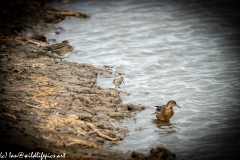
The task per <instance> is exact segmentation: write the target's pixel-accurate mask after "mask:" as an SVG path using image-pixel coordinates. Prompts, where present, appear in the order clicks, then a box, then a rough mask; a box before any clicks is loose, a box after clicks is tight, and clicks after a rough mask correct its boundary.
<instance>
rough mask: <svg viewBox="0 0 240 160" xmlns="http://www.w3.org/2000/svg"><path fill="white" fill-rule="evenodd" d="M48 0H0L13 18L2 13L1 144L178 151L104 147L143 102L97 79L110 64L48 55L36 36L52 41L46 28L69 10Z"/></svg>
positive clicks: (101, 152)
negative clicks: (127, 100)
mask: <svg viewBox="0 0 240 160" xmlns="http://www.w3.org/2000/svg"><path fill="white" fill-rule="evenodd" d="M43 2H44V1H42V2H41V3H40V1H38V2H32V1H17V2H11V1H10V2H9V3H5V2H3V1H0V3H1V4H2V5H1V6H2V7H4V8H1V11H2V12H1V15H4V16H6V15H8V16H10V17H12V18H14V21H8V20H7V18H1V22H4V23H1V24H3V25H1V35H0V36H1V37H0V47H1V48H0V60H1V77H0V102H1V104H0V105H1V107H0V118H1V120H0V127H1V131H0V134H1V144H3V145H4V146H5V149H4V150H2V151H9V152H13V151H16V154H17V153H18V151H19V152H20V151H21V152H22V151H23V152H24V153H25V154H27V153H29V152H33V151H34V152H44V153H51V154H59V155H61V154H64V155H62V156H65V157H64V158H67V159H160V158H162V159H175V155H174V154H173V153H171V152H170V151H168V150H167V149H165V148H163V147H158V148H156V149H152V150H151V151H150V153H149V154H148V155H143V154H141V153H137V152H133V153H132V152H124V153H123V152H122V151H116V150H110V149H105V148H103V147H102V145H103V144H104V143H110V144H111V143H112V145H115V144H117V142H118V141H121V140H123V139H124V136H125V135H126V133H127V132H128V130H127V128H124V127H119V126H117V125H116V121H119V120H122V119H125V118H130V117H132V116H134V114H135V113H137V112H138V111H141V110H143V109H145V107H143V106H138V105H134V104H123V103H122V101H121V97H119V92H118V91H117V90H115V89H113V88H107V89H104V88H101V87H99V86H98V85H97V76H98V75H99V74H101V75H106V76H107V75H110V74H112V72H111V70H109V68H108V69H106V70H105V69H99V68H96V67H94V66H92V65H88V64H77V63H70V62H66V61H63V62H61V61H54V60H53V59H51V58H50V57H47V56H46V55H45V53H44V51H43V48H42V47H41V45H37V44H44V45H47V44H46V43H43V42H44V41H47V38H46V37H44V36H43V33H44V32H45V31H46V30H49V29H51V30H53V29H54V30H56V31H57V30H58V28H55V27H54V23H56V22H58V21H59V20H62V19H64V17H65V15H64V16H62V15H61V14H60V15H59V14H56V13H55V12H54V13H53V12H47V8H44V7H43V4H44V3H43ZM3 3H4V4H3ZM19 5H21V6H22V5H25V9H24V10H23V8H24V7H23V8H21V7H19ZM26 7H27V8H26ZM13 9H14V12H12V10H13ZM52 11H54V10H52ZM32 12H34V14H30V13H32ZM56 17H63V18H56ZM84 18H87V17H84ZM33 19H34V20H33ZM31 20H33V21H31ZM30 26H31V27H30ZM29 30H30V31H29ZM29 33H30V34H29ZM26 37H27V38H26ZM33 42H35V43H33ZM28 158H29V159H34V158H33V157H28ZM35 158H36V157H35ZM55 158H56V157H55ZM56 159H58V158H56Z"/></svg>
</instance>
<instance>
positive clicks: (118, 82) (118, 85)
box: [113, 77, 125, 88]
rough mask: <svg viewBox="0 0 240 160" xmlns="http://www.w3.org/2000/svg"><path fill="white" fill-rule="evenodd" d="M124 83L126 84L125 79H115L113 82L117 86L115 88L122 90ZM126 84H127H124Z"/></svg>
mask: <svg viewBox="0 0 240 160" xmlns="http://www.w3.org/2000/svg"><path fill="white" fill-rule="evenodd" d="M122 83H124V79H123V77H120V78H115V79H114V80H113V84H114V85H115V88H117V87H118V88H120V85H121V84H122ZM124 84H125V83H124Z"/></svg>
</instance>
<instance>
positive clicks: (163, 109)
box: [153, 100, 180, 121]
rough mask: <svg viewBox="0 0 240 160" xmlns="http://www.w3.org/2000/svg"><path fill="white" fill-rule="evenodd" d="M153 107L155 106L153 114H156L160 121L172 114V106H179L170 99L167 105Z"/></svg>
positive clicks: (165, 119) (167, 118)
mask: <svg viewBox="0 0 240 160" xmlns="http://www.w3.org/2000/svg"><path fill="white" fill-rule="evenodd" d="M155 107H157V109H156V112H155V113H153V114H156V117H157V118H158V119H159V120H161V121H168V120H169V119H170V118H171V117H172V116H173V115H174V110H173V107H178V108H180V107H179V106H178V105H177V103H176V102H175V101H173V100H170V101H169V102H168V103H167V105H163V106H155Z"/></svg>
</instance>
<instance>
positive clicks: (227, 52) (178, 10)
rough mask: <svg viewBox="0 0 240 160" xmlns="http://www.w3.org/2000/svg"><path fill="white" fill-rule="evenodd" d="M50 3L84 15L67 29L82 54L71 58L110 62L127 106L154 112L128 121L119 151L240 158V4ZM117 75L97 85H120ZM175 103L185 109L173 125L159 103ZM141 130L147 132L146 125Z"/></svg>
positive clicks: (100, 64)
mask: <svg viewBox="0 0 240 160" xmlns="http://www.w3.org/2000/svg"><path fill="white" fill-rule="evenodd" d="M49 5H50V6H54V7H60V8H64V9H66V10H71V11H78V12H84V13H87V14H90V15H91V18H90V19H77V18H68V19H67V20H65V21H62V22H60V23H59V24H57V25H58V26H60V27H62V28H63V29H64V30H65V31H64V32H62V33H61V34H55V33H54V32H50V33H47V34H46V36H47V37H48V38H49V39H56V40H57V42H61V41H62V40H65V39H68V40H69V41H70V43H71V44H72V45H73V46H74V47H75V49H76V50H81V51H78V53H76V54H74V55H72V56H70V57H69V58H66V60H67V61H72V62H78V63H89V64H93V65H95V66H97V67H103V66H104V65H109V66H112V67H113V71H114V72H122V73H124V74H125V75H124V79H125V85H122V86H121V90H122V91H124V92H127V93H130V95H126V94H124V93H121V97H122V99H123V100H124V103H133V104H142V105H144V106H148V108H147V109H146V110H145V111H143V112H141V113H139V114H137V115H136V122H134V120H133V119H128V120H125V121H124V122H123V123H122V124H120V125H123V126H127V127H128V128H129V130H130V132H129V134H128V136H126V138H125V140H124V141H122V142H120V143H119V145H117V146H114V147H113V148H114V149H122V150H137V151H141V152H143V153H148V151H149V149H150V148H152V147H156V146H158V145H164V146H166V147H167V148H168V149H170V150H171V151H172V152H174V153H176V155H177V158H178V159H181V160H182V159H183V160H184V159H214V158H217V157H218V158H219V157H220V158H226V159H228V158H230V157H231V159H234V158H235V159H237V156H239V153H238V151H239V150H238V149H237V148H240V146H239V143H240V140H239V139H240V138H239V136H238V131H239V129H240V125H239V123H240V118H239V114H240V109H239V107H240V92H239V91H240V64H239V58H240V53H239V52H240V46H239V42H240V41H239V39H238V37H239V36H240V34H239V30H237V28H239V26H240V25H239V24H238V23H235V22H236V21H237V19H238V17H240V14H239V12H236V9H234V6H235V5H236V4H235V2H234V1H226V2H225V1H221V3H220V2H219V3H217V2H216V1H213V0H211V1H209V2H208V3H205V4H204V3H199V2H197V1H191V2H189V1H188V2H186V1H181V3H180V2H177V1H153V0H150V1H144V0H138V1H135V0H129V1H110V0H99V1H95V0H94V1H93V0H92V1H70V2H69V3H60V2H53V3H51V4H49ZM112 80H113V77H109V78H106V77H100V76H99V78H98V83H99V85H100V86H102V87H105V88H110V87H111V88H113V87H114V85H113V84H112ZM170 99H173V100H175V101H176V102H177V103H178V105H180V106H181V108H175V115H174V116H173V118H172V119H171V120H170V122H169V123H162V122H159V121H158V120H156V118H155V116H154V115H152V114H151V113H153V112H155V108H154V107H153V106H156V105H162V104H166V103H167V102H168V100H170ZM139 127H141V128H139Z"/></svg>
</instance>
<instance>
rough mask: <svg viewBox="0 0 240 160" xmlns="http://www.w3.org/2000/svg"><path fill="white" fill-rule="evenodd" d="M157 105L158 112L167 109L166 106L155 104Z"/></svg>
mask: <svg viewBox="0 0 240 160" xmlns="http://www.w3.org/2000/svg"><path fill="white" fill-rule="evenodd" d="M155 107H157V109H156V111H157V112H163V111H164V110H165V106H155Z"/></svg>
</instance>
